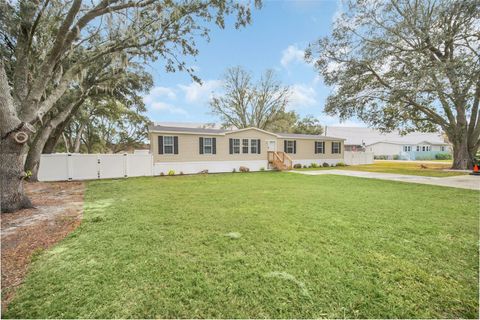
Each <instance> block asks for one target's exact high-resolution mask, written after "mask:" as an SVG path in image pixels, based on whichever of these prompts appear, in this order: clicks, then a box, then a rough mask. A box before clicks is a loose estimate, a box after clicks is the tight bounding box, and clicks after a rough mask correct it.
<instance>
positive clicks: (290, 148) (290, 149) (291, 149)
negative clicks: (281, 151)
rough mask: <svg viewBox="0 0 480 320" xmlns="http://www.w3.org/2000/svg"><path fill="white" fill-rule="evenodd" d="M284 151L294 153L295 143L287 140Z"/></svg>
mask: <svg viewBox="0 0 480 320" xmlns="http://www.w3.org/2000/svg"><path fill="white" fill-rule="evenodd" d="M285 151H286V152H287V153H294V152H295V141H293V140H287V149H286V150H285Z"/></svg>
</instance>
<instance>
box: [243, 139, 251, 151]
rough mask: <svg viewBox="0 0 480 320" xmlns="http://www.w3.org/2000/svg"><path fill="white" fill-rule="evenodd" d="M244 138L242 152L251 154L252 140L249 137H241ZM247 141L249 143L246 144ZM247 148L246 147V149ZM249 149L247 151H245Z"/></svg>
mask: <svg viewBox="0 0 480 320" xmlns="http://www.w3.org/2000/svg"><path fill="white" fill-rule="evenodd" d="M241 139H242V143H241V145H242V154H249V151H250V140H251V139H249V138H241ZM245 141H246V142H247V145H245ZM245 148H246V149H245ZM245 150H247V152H245Z"/></svg>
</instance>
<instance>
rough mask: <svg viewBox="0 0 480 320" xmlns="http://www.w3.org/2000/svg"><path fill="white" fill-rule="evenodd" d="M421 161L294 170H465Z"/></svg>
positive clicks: (431, 172)
mask: <svg viewBox="0 0 480 320" xmlns="http://www.w3.org/2000/svg"><path fill="white" fill-rule="evenodd" d="M421 165H422V163H418V162H408V161H375V163H374V164H364V165H357V166H347V167H333V168H332V167H327V168H302V169H295V170H330V169H341V170H355V171H369V172H384V173H398V174H408V175H416V176H429V177H452V176H459V175H465V174H467V173H465V172H452V171H445V170H444V169H449V168H450V167H451V166H452V164H451V163H446V162H441V161H438V163H423V165H424V166H426V167H427V168H422V167H421Z"/></svg>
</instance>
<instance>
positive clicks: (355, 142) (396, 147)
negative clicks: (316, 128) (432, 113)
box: [325, 127, 451, 160]
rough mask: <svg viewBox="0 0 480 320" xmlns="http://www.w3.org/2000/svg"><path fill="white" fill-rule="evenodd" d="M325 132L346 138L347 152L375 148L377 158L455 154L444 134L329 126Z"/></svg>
mask: <svg viewBox="0 0 480 320" xmlns="http://www.w3.org/2000/svg"><path fill="white" fill-rule="evenodd" d="M325 134H328V135H333V136H335V137H339V138H344V139H346V140H345V151H363V150H365V151H371V152H373V154H374V155H375V156H376V157H382V156H383V157H386V158H388V159H393V158H394V157H399V158H400V159H409V160H415V159H421V158H434V157H435V155H436V154H438V153H451V146H450V144H448V143H447V142H445V139H444V137H443V136H442V134H441V133H421V132H412V133H409V134H406V135H403V136H402V135H400V134H399V133H398V132H390V133H381V132H379V131H378V130H374V129H371V128H359V127H325Z"/></svg>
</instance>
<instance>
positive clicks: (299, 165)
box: [293, 163, 302, 169]
mask: <svg viewBox="0 0 480 320" xmlns="http://www.w3.org/2000/svg"><path fill="white" fill-rule="evenodd" d="M293 168H294V169H301V168H302V165H301V164H300V163H295V164H294V165H293Z"/></svg>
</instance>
